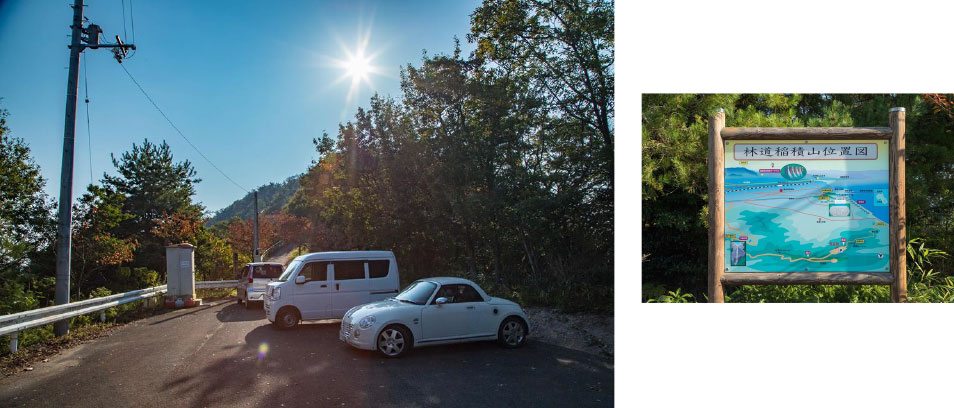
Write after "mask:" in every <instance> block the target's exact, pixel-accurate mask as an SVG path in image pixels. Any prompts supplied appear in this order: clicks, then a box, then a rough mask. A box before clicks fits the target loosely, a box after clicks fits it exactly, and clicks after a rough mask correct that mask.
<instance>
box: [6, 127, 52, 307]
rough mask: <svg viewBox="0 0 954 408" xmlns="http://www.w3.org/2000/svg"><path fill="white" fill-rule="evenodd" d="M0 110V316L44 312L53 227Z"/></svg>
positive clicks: (35, 173)
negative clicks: (42, 309) (37, 310)
mask: <svg viewBox="0 0 954 408" xmlns="http://www.w3.org/2000/svg"><path fill="white" fill-rule="evenodd" d="M7 117H8V113H7V111H6V110H5V109H0V314H6V313H15V312H21V311H24V310H29V309H32V308H35V307H41V306H45V305H46V304H47V302H48V301H49V299H51V298H52V294H53V293H52V285H51V284H50V279H51V277H52V276H53V274H54V273H53V271H52V270H51V269H50V267H51V266H52V262H51V260H50V259H51V258H52V253H53V248H52V244H53V239H54V236H55V221H54V219H53V216H52V210H53V208H54V206H53V205H52V204H51V203H49V202H48V199H47V196H46V194H45V193H44V192H43V187H44V185H45V184H46V181H45V180H44V179H43V178H42V177H41V176H40V167H39V166H37V165H36V163H35V162H34V160H33V158H32V157H31V156H30V148H29V146H27V144H26V143H25V142H24V141H23V139H20V138H15V137H12V136H11V134H10V133H11V132H10V129H9V128H8V127H7Z"/></svg>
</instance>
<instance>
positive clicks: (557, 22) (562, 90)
mask: <svg viewBox="0 0 954 408" xmlns="http://www.w3.org/2000/svg"><path fill="white" fill-rule="evenodd" d="M613 30H614V23H613V3H612V2H607V1H601V0H587V1H573V0H485V1H484V2H483V4H482V5H481V6H480V7H478V8H477V10H475V11H474V13H473V14H472V15H471V32H470V34H468V36H467V38H468V40H470V41H472V42H476V43H477V56H478V57H481V58H488V59H490V60H492V61H493V62H495V63H497V64H500V66H501V67H502V68H503V69H504V70H505V71H507V72H510V73H514V74H517V75H523V76H527V77H529V78H531V80H532V81H533V83H534V84H536V86H537V87H538V88H539V89H540V90H542V91H544V92H545V93H546V95H548V98H547V99H548V100H549V101H550V103H551V104H552V105H553V106H555V107H556V108H557V109H559V110H560V111H561V112H562V113H563V114H565V115H567V116H569V117H571V118H573V119H575V120H576V121H578V122H579V123H580V124H582V125H583V126H585V127H586V128H587V129H589V130H591V131H593V132H595V133H596V134H597V135H598V137H599V138H600V140H601V143H599V144H595V146H599V148H601V149H603V151H604V154H606V155H607V156H609V159H610V160H611V158H612V153H613V117H614V113H613V112H614V105H615V104H614V89H613V81H614V75H615V74H614V70H613V65H614V63H613V59H614V37H613ZM591 143H592V142H591ZM600 145H601V146H600Z"/></svg>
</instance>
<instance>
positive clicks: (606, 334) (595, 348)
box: [524, 307, 613, 358]
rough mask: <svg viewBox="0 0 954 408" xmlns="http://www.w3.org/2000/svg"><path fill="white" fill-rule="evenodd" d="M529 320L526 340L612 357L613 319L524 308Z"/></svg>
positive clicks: (538, 308) (540, 308)
mask: <svg viewBox="0 0 954 408" xmlns="http://www.w3.org/2000/svg"><path fill="white" fill-rule="evenodd" d="M524 311H525V312H527V317H529V318H530V326H531V328H530V338H531V339H533V340H539V341H543V342H546V343H550V344H554V345H558V346H562V347H566V348H570V349H574V350H579V351H583V352H587V353H590V354H596V355H601V356H604V357H610V358H612V357H613V316H612V315H598V314H588V313H576V314H566V313H560V312H557V311H555V310H553V309H550V308H543V307H528V308H524Z"/></svg>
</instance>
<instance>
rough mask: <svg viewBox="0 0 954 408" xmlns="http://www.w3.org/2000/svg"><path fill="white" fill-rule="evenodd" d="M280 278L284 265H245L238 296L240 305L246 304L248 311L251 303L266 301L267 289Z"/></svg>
mask: <svg viewBox="0 0 954 408" xmlns="http://www.w3.org/2000/svg"><path fill="white" fill-rule="evenodd" d="M280 276H282V264H280V263H277V262H252V263H249V264H245V267H244V268H242V271H241V276H239V281H238V293H237V294H236V297H237V298H238V303H239V304H242V303H245V308H246V309H248V307H249V303H250V302H253V301H263V300H265V288H266V287H267V286H268V283H269V282H272V281H274V280H276V279H278V278H279V277H280Z"/></svg>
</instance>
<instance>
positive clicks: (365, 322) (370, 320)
mask: <svg viewBox="0 0 954 408" xmlns="http://www.w3.org/2000/svg"><path fill="white" fill-rule="evenodd" d="M374 321H375V320H374V316H366V317H365V318H363V319H361V321H359V322H358V327H360V328H362V329H367V328H369V327H371V325H372V324H374Z"/></svg>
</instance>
